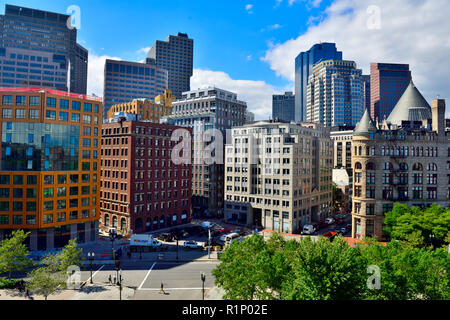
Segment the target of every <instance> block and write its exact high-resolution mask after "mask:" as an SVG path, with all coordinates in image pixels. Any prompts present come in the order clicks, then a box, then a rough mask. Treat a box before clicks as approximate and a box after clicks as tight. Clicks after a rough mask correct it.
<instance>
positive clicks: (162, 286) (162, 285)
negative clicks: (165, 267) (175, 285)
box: [159, 282, 166, 294]
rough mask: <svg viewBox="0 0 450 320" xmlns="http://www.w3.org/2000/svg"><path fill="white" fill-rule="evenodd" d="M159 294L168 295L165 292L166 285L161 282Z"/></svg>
mask: <svg viewBox="0 0 450 320" xmlns="http://www.w3.org/2000/svg"><path fill="white" fill-rule="evenodd" d="M159 293H164V294H166V293H165V292H164V284H163V283H162V282H161V289H160V290H159Z"/></svg>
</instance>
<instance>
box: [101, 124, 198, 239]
mask: <svg viewBox="0 0 450 320" xmlns="http://www.w3.org/2000/svg"><path fill="white" fill-rule="evenodd" d="M123 120H125V121H118V122H112V121H111V123H104V124H103V127H102V150H101V166H102V171H101V192H100V197H101V199H100V211H101V223H100V227H101V228H108V227H114V228H117V230H119V232H124V233H143V232H148V231H154V230H158V229H162V228H167V227H171V226H176V225H179V224H182V223H187V222H189V221H190V219H191V190H190V188H191V183H192V177H191V174H192V172H191V165H190V164H177V165H176V164H175V163H174V162H173V161H172V158H171V156H172V149H173V147H174V145H175V144H176V142H175V141H171V137H172V133H173V131H174V130H176V129H178V127H175V126H169V125H163V124H157V123H152V122H149V121H127V120H126V119H123ZM184 130H187V133H189V134H190V130H189V129H186V128H184Z"/></svg>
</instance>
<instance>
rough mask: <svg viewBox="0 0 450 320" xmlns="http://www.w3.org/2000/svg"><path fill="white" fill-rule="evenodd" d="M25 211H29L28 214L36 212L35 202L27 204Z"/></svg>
mask: <svg viewBox="0 0 450 320" xmlns="http://www.w3.org/2000/svg"><path fill="white" fill-rule="evenodd" d="M27 211H30V212H34V211H36V202H35V201H30V202H27Z"/></svg>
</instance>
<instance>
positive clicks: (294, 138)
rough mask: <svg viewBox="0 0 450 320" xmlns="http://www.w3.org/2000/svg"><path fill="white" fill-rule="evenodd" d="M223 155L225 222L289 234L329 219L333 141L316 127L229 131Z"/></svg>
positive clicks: (269, 125) (268, 125) (261, 125)
mask: <svg viewBox="0 0 450 320" xmlns="http://www.w3.org/2000/svg"><path fill="white" fill-rule="evenodd" d="M231 131H232V140H231V143H230V144H227V145H226V153H225V158H226V162H225V167H226V171H225V179H226V181H225V186H226V190H225V218H226V221H227V222H231V223H233V224H242V225H247V226H249V227H252V226H256V227H257V228H260V227H262V228H265V229H270V230H276V231H280V232H287V233H294V232H298V230H301V229H302V227H303V226H304V225H305V224H310V223H312V222H315V221H316V222H318V221H323V220H324V219H325V218H326V217H328V215H329V214H330V209H331V204H332V199H331V197H332V196H331V186H332V183H331V179H332V175H331V174H332V168H333V142H332V141H331V139H330V132H329V129H328V128H324V127H323V126H322V125H320V124H316V123H308V124H305V123H299V124H291V123H283V122H275V121H270V122H269V121H260V122H256V123H253V124H248V125H244V126H241V127H234V128H233V129H232V130H231Z"/></svg>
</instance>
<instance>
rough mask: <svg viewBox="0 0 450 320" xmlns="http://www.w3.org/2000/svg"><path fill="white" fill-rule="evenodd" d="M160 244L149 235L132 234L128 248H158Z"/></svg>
mask: <svg viewBox="0 0 450 320" xmlns="http://www.w3.org/2000/svg"><path fill="white" fill-rule="evenodd" d="M161 245H162V243H161V242H160V241H157V240H156V239H155V238H153V236H152V235H149V234H133V235H132V236H131V238H130V246H138V247H160V246H161Z"/></svg>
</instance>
